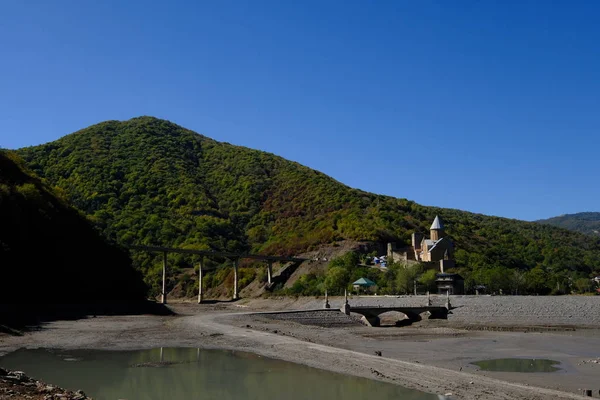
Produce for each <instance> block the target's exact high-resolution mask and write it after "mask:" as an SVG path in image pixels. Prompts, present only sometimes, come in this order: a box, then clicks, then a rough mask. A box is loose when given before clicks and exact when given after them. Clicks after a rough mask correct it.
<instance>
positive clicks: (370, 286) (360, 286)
mask: <svg viewBox="0 0 600 400" xmlns="http://www.w3.org/2000/svg"><path fill="white" fill-rule="evenodd" d="M352 287H353V288H354V290H356V293H360V292H361V290H362V291H364V292H373V291H375V290H376V289H377V284H376V283H375V282H373V281H372V280H370V279H369V278H360V279H359V280H357V281H355V282H352Z"/></svg>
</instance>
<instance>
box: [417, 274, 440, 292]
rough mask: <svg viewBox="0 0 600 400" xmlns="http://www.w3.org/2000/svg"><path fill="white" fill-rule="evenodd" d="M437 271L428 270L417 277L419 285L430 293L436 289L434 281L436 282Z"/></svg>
mask: <svg viewBox="0 0 600 400" xmlns="http://www.w3.org/2000/svg"><path fill="white" fill-rule="evenodd" d="M436 274H437V271H436V270H435V269H428V270H427V271H425V272H424V273H423V274H422V275H421V276H420V277H419V283H420V284H421V285H423V286H425V288H426V289H427V290H428V291H430V292H434V291H435V289H436V286H435V280H436Z"/></svg>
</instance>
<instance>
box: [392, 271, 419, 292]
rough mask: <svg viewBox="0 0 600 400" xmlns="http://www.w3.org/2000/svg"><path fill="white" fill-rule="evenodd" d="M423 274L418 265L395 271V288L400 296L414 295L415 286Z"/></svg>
mask: <svg viewBox="0 0 600 400" xmlns="http://www.w3.org/2000/svg"><path fill="white" fill-rule="evenodd" d="M422 273H423V266H422V265H420V264H414V265H406V266H404V265H403V266H400V267H399V268H397V269H396V285H397V286H396V287H397V289H398V291H399V292H400V293H401V294H411V293H414V288H415V284H416V282H417V280H418V278H419V276H420V275H421V274H422Z"/></svg>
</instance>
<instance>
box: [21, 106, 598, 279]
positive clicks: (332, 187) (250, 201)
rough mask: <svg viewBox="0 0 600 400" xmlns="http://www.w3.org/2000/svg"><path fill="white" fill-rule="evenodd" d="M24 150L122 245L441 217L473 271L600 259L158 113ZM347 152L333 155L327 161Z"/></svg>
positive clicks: (276, 246)
mask: <svg viewBox="0 0 600 400" xmlns="http://www.w3.org/2000/svg"><path fill="white" fill-rule="evenodd" d="M18 154H19V155H20V156H21V157H23V159H24V160H25V161H26V163H27V164H28V166H29V167H30V168H31V169H32V170H33V171H35V173H37V174H38V175H39V176H41V177H43V178H44V179H45V181H46V182H48V184H50V185H52V186H56V187H58V188H60V190H62V191H63V192H64V193H65V196H66V197H67V198H68V199H69V200H70V201H71V202H72V203H73V204H74V205H75V206H76V207H77V208H79V209H80V210H82V211H83V212H84V213H85V214H87V215H88V216H89V217H90V218H91V219H92V220H93V221H94V222H95V223H96V225H97V226H98V227H99V229H100V230H101V231H102V232H103V233H104V235H105V236H106V237H107V238H109V239H111V240H113V241H116V242H118V243H120V244H122V245H130V244H134V243H135V244H147V245H150V244H152V245H168V246H179V247H182V246H185V247H190V248H198V249H213V250H229V251H238V252H239V251H242V252H243V251H252V252H259V253H260V252H262V253H265V254H287V255H291V254H299V253H301V252H304V251H306V250H310V249H315V248H318V247H319V246H322V245H334V244H335V242H337V241H340V240H344V239H349V240H360V241H374V242H380V243H386V242H397V243H399V244H400V245H409V243H410V235H411V233H412V232H413V231H415V230H416V231H419V232H422V233H428V229H429V226H430V225H431V223H432V221H433V219H434V217H435V216H436V215H437V214H439V215H440V217H442V219H443V220H444V222H445V224H446V226H447V232H448V234H449V235H450V236H451V238H452V239H453V240H454V241H455V244H456V248H457V251H456V253H455V258H456V261H457V265H458V266H459V267H461V268H463V269H464V270H465V271H468V270H470V269H473V268H489V267H491V266H503V267H507V268H518V269H532V268H534V267H536V266H539V267H543V268H545V269H546V270H548V271H580V272H581V273H583V274H589V273H591V271H592V270H593V269H594V268H598V267H599V266H600V244H598V242H597V241H596V240H594V239H593V238H590V237H587V236H584V235H581V234H578V233H573V232H570V231H567V230H563V229H559V228H555V227H551V226H546V225H542V224H536V223H532V222H523V221H517V220H510V219H506V218H497V217H488V216H484V215H478V214H473V213H469V212H464V211H459V210H452V209H441V208H435V207H425V206H421V205H419V204H416V203H414V202H412V201H409V200H406V199H397V198H392V197H388V196H381V195H376V194H373V193H367V192H364V191H361V190H357V189H352V188H350V187H348V186H346V185H344V184H342V183H340V182H338V181H336V180H334V179H332V178H330V177H328V176H326V175H324V174H322V173H320V172H318V171H315V170H312V169H310V168H307V167H305V166H302V165H300V164H298V163H295V162H291V161H288V160H285V159H283V158H281V157H278V156H275V155H273V154H269V153H265V152H262V151H257V150H251V149H248V148H245V147H239V146H234V145H231V144H228V143H220V142H217V141H215V140H213V139H210V138H207V137H205V136H202V135H199V134H197V133H195V132H192V131H190V130H188V129H185V128H182V127H180V126H178V125H176V124H173V123H171V122H168V121H165V120H160V119H156V118H152V117H140V118H134V119H131V120H128V121H107V122H102V123H99V124H97V125H93V126H90V127H88V128H85V129H82V130H80V131H78V132H75V133H73V134H70V135H68V136H65V137H63V138H61V139H59V140H57V141H55V142H52V143H48V144H44V145H41V146H35V147H30V148H24V149H20V150H18ZM343 156H344V155H343V154H338V153H336V152H335V151H332V153H331V162H335V160H336V158H337V157H343ZM357 168H360V160H358V162H357ZM410 169H411V166H406V175H407V176H409V175H410V174H411V172H410ZM396 178H397V180H398V184H401V182H406V179H405V177H402V176H397V177H396ZM428 184H429V183H428ZM440 196H443V193H440ZM134 257H135V262H136V264H137V265H138V266H139V267H140V268H141V269H142V271H143V272H144V274H146V276H147V277H149V276H152V275H153V276H155V277H158V275H159V271H160V266H159V265H157V264H154V263H153V262H152V259H151V258H149V257H147V256H145V255H142V254H136V255H135V256H134ZM174 261H175V262H176V263H177V262H180V263H183V262H184V260H183V259H182V258H178V259H175V260H174ZM152 279H154V278H152ZM152 279H148V281H149V282H150V281H152ZM154 281H155V282H156V279H154Z"/></svg>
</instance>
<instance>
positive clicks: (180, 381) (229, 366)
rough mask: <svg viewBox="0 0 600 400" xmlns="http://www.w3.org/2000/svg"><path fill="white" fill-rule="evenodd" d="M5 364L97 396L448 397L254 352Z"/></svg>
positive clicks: (141, 399) (95, 355)
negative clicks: (315, 367) (261, 355)
mask: <svg viewBox="0 0 600 400" xmlns="http://www.w3.org/2000/svg"><path fill="white" fill-rule="evenodd" d="M0 366H3V367H7V368H9V369H13V370H21V371H25V372H26V373H27V374H28V375H30V376H32V377H35V378H36V379H41V380H45V381H47V382H48V383H52V384H55V385H59V386H62V387H65V388H68V389H72V390H76V389H82V390H83V391H84V392H85V393H86V394H88V395H89V396H91V397H93V398H94V399H96V400H116V399H129V400H132V399H135V400H190V399H202V400H237V399H245V400H246V399H247V400H271V399H272V400H279V399H286V400H305V399H312V400H331V399H344V400H364V399H367V398H377V399H378V400H391V399H402V400H438V399H443V398H445V397H444V396H438V395H435V394H429V393H424V392H420V391H418V390H410V389H406V388H403V387H401V386H396V385H392V384H389V383H383V382H378V381H374V380H369V379H364V378H357V377H353V376H346V375H340V374H335V373H332V372H327V371H322V370H318V369H314V368H309V367H305V366H302V365H297V364H292V363H287V362H284V361H278V360H271V359H268V358H264V357H260V356H257V355H254V354H251V353H242V352H230V351H217V350H202V349H190V348H164V349H163V348H160V349H152V350H140V351H91V350H90V351H70V352H69V353H68V354H65V353H64V352H60V351H53V350H44V349H37V350H25V349H22V350H18V351H16V352H14V353H11V354H8V355H6V356H4V357H0ZM0 397H2V396H0Z"/></svg>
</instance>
